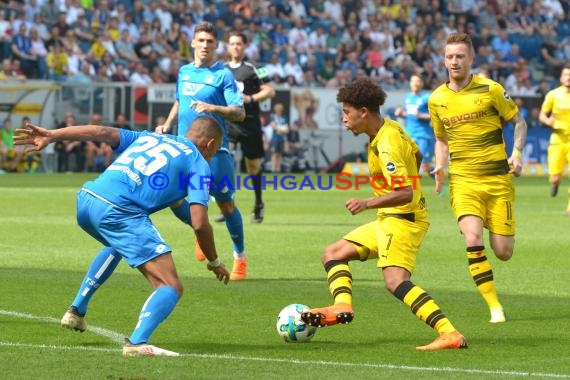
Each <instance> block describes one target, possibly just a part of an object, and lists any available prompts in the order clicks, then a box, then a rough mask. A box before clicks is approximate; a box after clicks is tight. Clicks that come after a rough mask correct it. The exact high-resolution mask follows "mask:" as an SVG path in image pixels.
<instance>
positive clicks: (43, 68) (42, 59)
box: [30, 28, 48, 79]
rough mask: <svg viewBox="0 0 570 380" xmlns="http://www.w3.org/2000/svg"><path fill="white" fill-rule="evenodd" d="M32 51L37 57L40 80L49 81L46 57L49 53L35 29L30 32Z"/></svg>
mask: <svg viewBox="0 0 570 380" xmlns="http://www.w3.org/2000/svg"><path fill="white" fill-rule="evenodd" d="M30 43H31V44H32V48H31V51H32V52H33V54H35V56H36V70H37V74H38V75H37V78H38V79H47V77H48V70H47V64H46V55H47V53H48V51H47V49H46V46H45V44H44V41H43V40H42V39H41V38H40V36H39V34H38V31H37V30H36V29H34V28H32V29H31V30H30Z"/></svg>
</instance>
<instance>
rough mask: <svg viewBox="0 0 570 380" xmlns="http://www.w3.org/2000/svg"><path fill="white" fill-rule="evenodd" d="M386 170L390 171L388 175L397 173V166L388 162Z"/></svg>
mask: <svg viewBox="0 0 570 380" xmlns="http://www.w3.org/2000/svg"><path fill="white" fill-rule="evenodd" d="M386 170H388V173H394V172H395V171H396V164H395V163H393V162H392V161H388V162H387V163H386Z"/></svg>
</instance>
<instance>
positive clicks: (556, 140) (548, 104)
mask: <svg viewBox="0 0 570 380" xmlns="http://www.w3.org/2000/svg"><path fill="white" fill-rule="evenodd" d="M542 110H543V111H544V112H546V113H547V114H550V113H552V115H553V116H554V120H555V121H554V125H553V126H552V134H551V135H550V143H551V144H567V143H570V90H568V89H567V88H566V87H564V86H560V87H557V88H555V89H554V90H551V91H549V92H548V93H547V94H546V97H545V98H544V102H543V103H542Z"/></svg>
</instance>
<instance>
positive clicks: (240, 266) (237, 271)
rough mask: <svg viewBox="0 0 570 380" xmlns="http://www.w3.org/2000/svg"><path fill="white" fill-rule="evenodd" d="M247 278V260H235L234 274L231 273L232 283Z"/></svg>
mask: <svg viewBox="0 0 570 380" xmlns="http://www.w3.org/2000/svg"><path fill="white" fill-rule="evenodd" d="M246 278H247V260H246V259H234V266H233V268H232V273H230V280H231V281H239V280H245V279H246Z"/></svg>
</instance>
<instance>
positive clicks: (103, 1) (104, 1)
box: [91, 0, 111, 31]
mask: <svg viewBox="0 0 570 380" xmlns="http://www.w3.org/2000/svg"><path fill="white" fill-rule="evenodd" d="M110 18H111V10H110V9H109V1H108V0H100V1H99V5H98V6H97V7H96V8H95V10H94V12H93V17H92V18H91V29H93V30H94V31H102V30H103V29H104V28H105V25H107V22H108V21H109V19H110Z"/></svg>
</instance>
